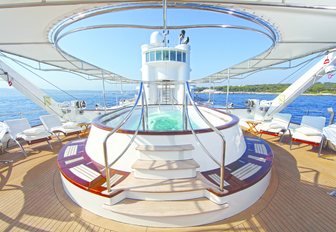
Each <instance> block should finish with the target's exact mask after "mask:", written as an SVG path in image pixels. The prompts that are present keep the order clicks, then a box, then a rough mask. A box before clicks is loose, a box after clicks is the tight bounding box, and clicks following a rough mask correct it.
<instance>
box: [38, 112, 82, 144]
mask: <svg viewBox="0 0 336 232" xmlns="http://www.w3.org/2000/svg"><path fill="white" fill-rule="evenodd" d="M40 120H41V122H42V124H43V126H44V128H45V129H46V130H47V131H49V132H50V133H52V134H53V135H55V136H56V137H57V139H58V140H59V141H61V139H60V137H59V135H60V134H63V135H64V136H69V135H74V134H77V136H79V134H80V133H81V132H82V131H83V128H82V127H80V126H78V124H77V123H74V122H66V123H62V121H61V119H60V118H59V117H58V116H57V115H51V114H50V115H42V116H40Z"/></svg>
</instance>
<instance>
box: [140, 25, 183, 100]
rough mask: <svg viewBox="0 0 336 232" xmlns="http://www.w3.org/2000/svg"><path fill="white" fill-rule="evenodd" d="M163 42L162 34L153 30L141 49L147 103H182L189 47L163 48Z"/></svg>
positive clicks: (180, 45)
mask: <svg viewBox="0 0 336 232" xmlns="http://www.w3.org/2000/svg"><path fill="white" fill-rule="evenodd" d="M163 41H164V38H163V35H162V34H161V33H160V32H157V31H156V32H153V33H152V34H151V37H150V43H149V44H144V45H142V47H141V54H142V68H141V73H142V81H143V82H144V83H145V91H146V97H147V102H148V103H149V104H161V103H178V104H182V103H183V96H184V83H185V82H186V81H188V80H189V79H190V46H189V45H188V44H179V45H177V46H175V47H167V46H164V42H163ZM146 83H147V84H146ZM148 83H151V84H150V85H149V84H148Z"/></svg>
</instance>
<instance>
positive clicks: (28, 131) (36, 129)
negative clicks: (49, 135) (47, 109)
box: [22, 127, 45, 136]
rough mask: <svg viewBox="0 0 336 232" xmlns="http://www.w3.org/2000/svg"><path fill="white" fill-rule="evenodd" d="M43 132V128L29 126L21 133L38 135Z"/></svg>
mask: <svg viewBox="0 0 336 232" xmlns="http://www.w3.org/2000/svg"><path fill="white" fill-rule="evenodd" d="M43 132H45V130H44V129H43V128H41V127H34V128H29V129H26V130H24V131H22V133H23V134H25V135H28V136H34V135H38V134H41V133H43Z"/></svg>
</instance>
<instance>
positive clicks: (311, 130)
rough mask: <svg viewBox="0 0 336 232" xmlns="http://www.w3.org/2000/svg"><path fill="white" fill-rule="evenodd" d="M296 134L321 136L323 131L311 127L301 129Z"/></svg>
mask: <svg viewBox="0 0 336 232" xmlns="http://www.w3.org/2000/svg"><path fill="white" fill-rule="evenodd" d="M295 132H299V133H302V134H304V135H308V136H313V135H321V131H319V130H317V129H314V128H311V127H300V128H297V129H296V130H295Z"/></svg>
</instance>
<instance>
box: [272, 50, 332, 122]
mask: <svg viewBox="0 0 336 232" xmlns="http://www.w3.org/2000/svg"><path fill="white" fill-rule="evenodd" d="M335 60H336V56H335V51H331V52H329V53H328V54H327V55H326V56H324V57H323V58H322V59H321V60H320V61H319V62H318V63H317V64H315V65H314V66H313V67H312V68H310V69H309V70H308V71H307V72H306V73H304V74H303V75H302V76H301V77H300V78H299V79H298V80H296V81H295V82H294V83H293V84H291V85H290V86H289V87H288V88H287V89H286V90H285V91H284V92H282V93H281V94H279V95H278V96H277V97H276V98H275V99H274V100H273V101H272V102H271V106H270V108H269V109H268V111H267V112H266V118H268V117H271V116H272V115H273V114H276V113H278V112H280V111H281V110H283V109H284V108H286V106H288V105H289V104H290V103H292V102H293V101H294V100H295V99H296V98H297V97H298V96H300V95H301V94H302V93H304V92H305V91H306V90H307V89H308V88H310V87H311V86H312V85H313V84H315V83H316V82H317V81H318V80H319V79H320V78H322V77H323V76H324V75H326V74H329V73H332V72H334V71H335V70H336V69H335V62H336V61H335Z"/></svg>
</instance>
